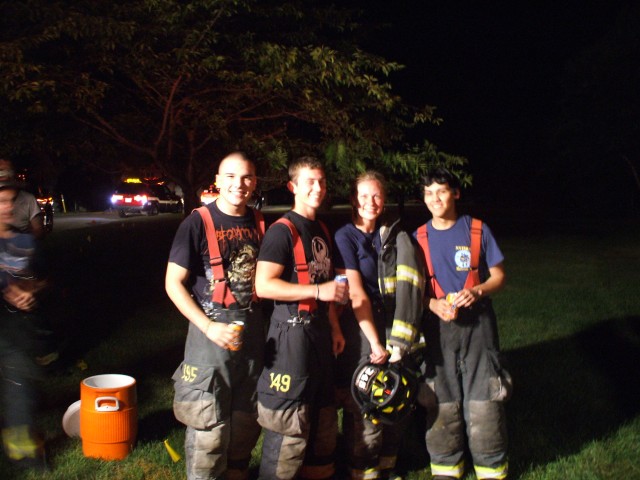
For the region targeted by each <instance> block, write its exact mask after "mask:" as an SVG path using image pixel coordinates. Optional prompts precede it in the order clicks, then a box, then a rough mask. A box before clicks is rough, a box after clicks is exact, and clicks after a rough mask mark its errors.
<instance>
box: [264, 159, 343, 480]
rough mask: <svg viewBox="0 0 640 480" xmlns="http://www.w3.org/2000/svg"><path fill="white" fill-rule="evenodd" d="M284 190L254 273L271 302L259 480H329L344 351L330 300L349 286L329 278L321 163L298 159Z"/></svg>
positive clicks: (339, 296) (336, 299)
mask: <svg viewBox="0 0 640 480" xmlns="http://www.w3.org/2000/svg"><path fill="white" fill-rule="evenodd" d="M287 186H288V188H289V190H291V192H292V193H293V195H294V205H293V209H292V210H290V211H289V212H287V213H285V215H284V216H283V217H282V218H281V219H280V220H278V221H277V222H276V223H274V224H273V225H271V227H270V228H269V230H268V231H267V233H266V235H265V238H264V241H263V243H262V247H261V249H260V256H259V258H258V266H257V269H256V292H257V293H258V296H260V298H265V299H266V298H269V299H272V300H274V310H273V314H272V315H271V322H270V326H269V333H268V334H267V346H266V352H265V353H266V355H265V368H264V370H263V372H262V375H261V376H260V380H259V382H258V420H259V422H260V425H262V427H263V428H264V443H263V446H262V461H261V464H260V478H261V479H263V480H282V479H293V478H309V479H311V478H313V479H324V478H326V479H329V478H333V475H334V472H335V467H334V458H333V455H334V451H335V447H336V437H337V431H338V424H337V414H336V406H335V394H334V378H333V362H334V355H337V354H339V353H340V352H341V351H342V350H343V348H344V337H343V336H342V332H341V330H340V325H339V322H338V317H337V314H336V310H335V305H334V302H341V301H343V300H345V299H347V298H348V287H347V286H346V284H344V283H338V282H335V281H334V280H333V276H334V272H333V265H332V263H331V258H332V257H331V237H330V235H329V234H328V232H327V231H326V230H325V228H324V226H323V224H321V222H320V221H319V220H318V219H317V218H316V213H317V211H318V208H320V205H321V204H322V201H323V200H324V197H325V194H326V192H327V184H326V178H325V174H324V169H323V166H322V164H321V163H320V162H319V161H318V160H317V159H315V158H312V157H302V158H300V159H298V160H297V161H295V162H294V163H293V164H292V165H291V166H290V167H289V182H288V184H287ZM281 222H284V223H281ZM296 239H298V240H299V241H297V240H296Z"/></svg>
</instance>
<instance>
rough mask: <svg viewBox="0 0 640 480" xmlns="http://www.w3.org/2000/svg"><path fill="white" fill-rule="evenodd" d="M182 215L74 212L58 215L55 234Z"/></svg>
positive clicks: (271, 210)
mask: <svg viewBox="0 0 640 480" xmlns="http://www.w3.org/2000/svg"><path fill="white" fill-rule="evenodd" d="M289 208H290V207H287V206H270V207H264V208H263V209H262V211H263V212H264V213H265V214H266V215H268V214H276V213H280V214H282V213H283V212H285V211H286V210H288V209H289ZM181 217H182V214H177V213H161V214H159V215H157V216H153V217H149V216H147V215H131V216H128V217H126V218H120V217H119V216H118V212H116V211H110V210H106V211H104V212H74V213H56V214H55V216H54V219H53V233H54V234H55V233H56V232H61V231H65V230H74V229H79V228H88V227H95V226H99V225H105V224H108V223H113V222H127V223H136V222H154V221H159V220H167V219H169V218H172V219H175V218H181Z"/></svg>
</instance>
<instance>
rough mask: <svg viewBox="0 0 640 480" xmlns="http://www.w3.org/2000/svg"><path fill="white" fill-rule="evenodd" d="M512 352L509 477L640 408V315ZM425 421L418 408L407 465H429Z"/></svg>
mask: <svg viewBox="0 0 640 480" xmlns="http://www.w3.org/2000/svg"><path fill="white" fill-rule="evenodd" d="M506 357H507V360H508V362H509V365H508V369H509V371H510V372H511V373H512V375H513V378H514V382H515V391H514V395H513V398H512V399H511V400H510V401H509V402H508V403H507V420H508V424H509V436H510V448H509V463H510V469H509V470H510V478H519V477H520V475H522V474H523V473H524V472H525V471H527V470H530V469H531V468H533V467H536V466H544V465H546V464H548V463H550V462H552V461H555V460H557V459H558V458H561V457H565V456H569V455H573V454H576V453H578V452H579V451H580V450H582V449H583V448H584V447H585V446H586V445H587V444H589V443H591V442H593V441H598V440H602V439H603V438H605V437H607V436H609V435H611V434H613V433H615V432H616V431H617V430H618V429H619V428H620V427H621V426H622V425H624V424H625V423H627V422H628V421H630V420H631V419H633V418H634V417H636V416H637V415H638V414H640V369H638V368H637V367H638V359H640V317H627V318H620V319H610V320H605V321H603V322H601V323H600V324H598V325H596V326H594V327H592V328H590V329H588V330H585V331H583V332H580V333H578V334H576V335H574V336H571V337H568V338H564V339H561V340H557V341H552V342H547V343H543V344H538V345H532V346H530V347H527V348H522V349H518V350H514V351H508V352H506ZM424 425H425V419H424V412H423V411H422V410H418V411H417V412H416V413H415V414H414V418H413V421H412V422H411V424H410V426H409V428H408V430H407V432H406V435H405V438H404V440H403V443H402V446H401V449H400V453H399V457H398V462H399V470H400V471H403V472H408V471H416V470H419V471H420V470H424V469H425V468H428V466H429V457H428V454H427V453H426V449H425V445H424ZM467 464H468V465H471V462H470V461H468V462H467Z"/></svg>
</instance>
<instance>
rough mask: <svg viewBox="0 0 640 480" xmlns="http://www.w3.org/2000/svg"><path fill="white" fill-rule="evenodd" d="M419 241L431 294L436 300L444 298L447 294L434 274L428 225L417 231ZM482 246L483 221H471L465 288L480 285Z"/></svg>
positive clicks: (474, 219) (473, 219) (475, 219)
mask: <svg viewBox="0 0 640 480" xmlns="http://www.w3.org/2000/svg"><path fill="white" fill-rule="evenodd" d="M417 239H418V243H419V244H420V247H422V251H423V252H424V259H425V261H426V263H427V270H428V272H429V280H430V284H431V294H432V295H433V297H434V298H443V297H444V296H445V295H446V294H445V293H444V291H443V290H442V287H441V286H440V284H439V283H438V280H437V279H436V276H435V274H434V273H433V264H432V263H431V253H430V251H429V234H428V233H427V225H426V224H424V225H422V226H421V227H420V228H418V231H417ZM481 244H482V220H478V219H477V218H472V219H471V246H470V248H469V250H470V252H469V254H470V255H471V259H470V260H471V263H470V267H471V268H470V270H469V274H468V275H467V279H466V281H465V282H464V288H472V287H475V286H476V285H479V284H480V275H479V273H478V266H479V265H480V247H481Z"/></svg>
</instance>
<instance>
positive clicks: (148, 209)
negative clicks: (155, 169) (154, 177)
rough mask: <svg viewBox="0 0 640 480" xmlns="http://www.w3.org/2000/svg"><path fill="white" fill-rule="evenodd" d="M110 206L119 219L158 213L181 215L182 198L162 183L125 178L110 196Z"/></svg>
mask: <svg viewBox="0 0 640 480" xmlns="http://www.w3.org/2000/svg"><path fill="white" fill-rule="evenodd" d="M111 205H112V206H113V208H114V209H115V210H116V211H117V212H118V215H119V216H121V217H123V218H124V217H126V216H127V215H130V214H135V213H139V214H141V213H144V214H147V215H150V216H151V215H157V214H158V213H160V212H172V213H181V212H182V211H183V209H184V203H183V201H182V198H180V197H179V196H178V195H176V194H174V193H172V192H171V190H169V188H168V187H167V186H166V185H164V184H162V183H155V182H154V183H150V182H145V181H143V180H141V179H139V178H127V179H125V181H123V182H122V183H120V185H118V187H117V188H116V190H115V191H114V192H113V195H111Z"/></svg>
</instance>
